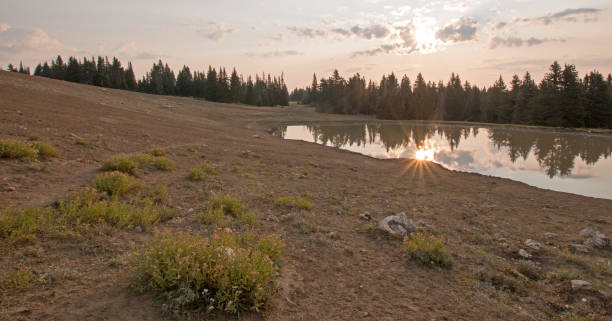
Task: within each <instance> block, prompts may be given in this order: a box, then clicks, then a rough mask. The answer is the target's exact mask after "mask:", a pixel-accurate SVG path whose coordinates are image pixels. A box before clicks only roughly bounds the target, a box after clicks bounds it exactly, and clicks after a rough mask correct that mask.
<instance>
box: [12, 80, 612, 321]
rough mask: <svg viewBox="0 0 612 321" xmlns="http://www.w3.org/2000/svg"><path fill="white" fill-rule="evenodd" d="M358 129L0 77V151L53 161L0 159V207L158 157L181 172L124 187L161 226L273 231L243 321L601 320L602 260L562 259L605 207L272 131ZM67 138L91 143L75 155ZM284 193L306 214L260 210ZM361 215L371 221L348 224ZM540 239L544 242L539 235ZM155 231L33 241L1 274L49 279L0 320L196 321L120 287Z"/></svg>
mask: <svg viewBox="0 0 612 321" xmlns="http://www.w3.org/2000/svg"><path fill="white" fill-rule="evenodd" d="M359 119H362V120H363V119H365V118H363V117H362V118H359V117H349V116H339V115H322V114H317V113H315V112H314V111H312V109H310V108H306V107H298V106H292V107H288V108H272V107H247V106H241V105H232V104H221V103H211V102H206V101H202V100H195V99H191V98H179V97H166V96H154V95H146V94H140V93H133V92H127V91H119V90H112V89H103V88H97V87H93V86H85V85H79V84H74V83H68V82H62V81H57V80H51V79H45V78H38V77H29V76H24V75H19V74H14V73H7V72H0V138H1V139H6V138H10V139H21V140H26V139H27V138H28V137H30V136H37V137H38V138H39V139H41V140H44V141H47V142H50V143H52V144H54V145H55V146H57V147H58V149H59V150H60V151H61V157H60V158H57V159H54V160H50V161H38V162H23V161H16V160H1V159H0V209H2V208H8V207H12V208H21V207H23V206H38V205H49V204H51V203H53V202H54V201H56V200H58V199H62V198H66V197H67V196H69V195H70V194H71V193H73V192H74V191H77V190H80V189H82V188H84V187H87V186H91V184H92V182H93V179H94V177H95V175H96V174H98V173H99V172H100V171H99V168H100V165H101V163H102V162H103V161H104V160H105V159H107V158H110V157H112V156H114V155H117V154H128V153H135V152H145V151H149V150H152V149H155V148H159V149H163V150H165V151H166V154H167V155H168V156H169V157H170V158H172V159H173V160H174V161H175V162H176V164H177V168H176V169H175V170H173V171H170V172H160V171H140V172H137V176H138V178H139V179H141V180H143V181H145V182H147V183H164V184H167V185H168V187H169V203H170V205H171V206H173V207H174V208H176V209H177V210H178V211H179V213H181V214H182V215H183V216H184V217H183V218H182V219H180V220H172V221H170V222H168V223H165V224H162V225H161V226H158V227H157V229H159V230H172V231H192V232H194V233H197V232H198V231H201V230H203V229H206V227H204V226H201V225H200V224H199V223H198V222H197V220H195V218H194V217H193V216H194V215H193V213H196V212H198V211H199V210H202V209H204V208H205V206H206V198H207V197H209V196H210V195H227V194H232V195H237V196H239V197H240V198H241V199H242V200H243V201H244V202H245V203H246V204H247V206H248V207H249V209H251V210H252V211H253V212H254V213H255V214H256V215H257V217H258V224H257V227H256V229H257V230H259V231H263V232H267V233H276V234H279V235H281V237H282V239H283V240H284V242H285V244H286V247H285V251H284V253H283V255H282V259H281V263H282V264H281V270H280V276H279V278H280V279H279V291H278V293H277V294H276V296H275V297H274V299H273V308H271V309H269V310H268V311H266V312H265V313H263V314H248V313H247V314H242V315H240V317H239V318H240V319H248V320H260V319H265V320H357V319H363V320H610V319H611V318H612V314H611V313H610V312H609V308H610V297H609V294H610V292H611V291H612V266H611V263H610V260H611V256H612V251H610V250H609V249H607V250H606V249H593V250H591V251H590V252H589V253H588V254H575V253H573V252H571V251H569V250H568V248H569V247H570V244H572V243H581V242H582V241H584V239H583V238H582V237H581V236H580V235H579V232H580V230H581V229H583V228H585V227H591V228H593V229H596V230H599V231H601V232H602V233H604V234H606V235H612V225H611V224H612V215H611V212H610V209H611V208H612V201H610V200H603V199H596V198H589V197H584V196H578V195H573V194H567V193H560V192H553V191H548V190H543V189H538V188H535V187H531V186H528V185H525V184H522V183H519V182H515V181H511V180H507V179H501V178H494V177H487V176H482V175H477V174H469V173H459V172H453V171H448V170H446V169H444V168H442V167H440V166H438V165H435V164H432V163H427V162H416V161H413V160H377V159H372V158H368V157H365V156H361V155H358V154H354V153H350V152H346V151H341V150H338V149H334V148H331V147H324V146H320V145H316V144H312V143H306V142H300V141H285V140H283V139H281V138H279V137H275V136H273V135H270V134H269V129H270V128H273V127H275V126H278V125H279V124H280V123H282V122H299V121H327V120H333V121H344V120H346V121H355V120H359ZM76 137H79V138H83V139H86V140H88V141H90V142H92V146H91V147H90V148H88V147H84V146H81V145H77V144H75V139H76ZM203 157H205V159H206V161H208V162H210V163H211V164H213V165H214V166H215V167H216V168H217V169H218V170H219V175H216V176H214V177H213V178H211V179H207V180H205V181H203V182H191V181H189V180H187V179H186V176H187V174H188V171H189V169H190V168H191V167H193V166H197V165H198V164H200V163H202V161H203V160H202V158H203ZM611 188H612V182H611ZM287 195H289V196H300V195H308V197H310V198H311V199H312V201H313V205H314V206H313V208H312V210H310V211H305V210H302V211H295V212H293V213H287V214H286V215H285V216H283V219H280V220H279V219H274V218H273V217H275V215H274V204H273V201H274V198H276V197H279V196H287ZM190 209H193V211H191V210H190ZM400 211H405V212H406V213H407V214H408V216H409V217H410V218H412V219H414V220H415V222H416V221H423V222H424V223H425V224H427V225H428V226H430V229H431V230H432V231H433V233H435V234H437V235H440V236H442V237H443V238H444V239H445V240H446V242H447V248H448V250H449V251H450V252H451V253H452V255H453V260H454V262H455V264H454V266H453V268H452V269H450V270H447V269H441V268H430V267H427V266H425V265H423V264H421V263H419V262H417V261H414V260H410V259H409V258H408V257H407V256H406V255H405V254H404V253H403V251H402V250H401V248H400V246H399V244H400V242H398V241H397V240H393V239H389V238H387V237H385V236H384V235H382V234H381V233H380V232H378V231H377V229H376V222H377V221H378V220H380V219H382V218H383V217H385V216H387V215H390V214H395V213H397V212H400ZM365 212H368V213H369V214H370V215H371V216H372V218H373V219H372V220H371V221H366V220H363V219H361V218H360V217H359V215H360V214H362V213H365ZM330 232H333V233H331V234H330ZM547 232H549V233H554V234H549V235H548V237H546V236H545V233H547ZM153 233H154V232H153V231H135V230H114V229H110V228H109V229H108V230H107V231H104V233H101V234H100V235H98V236H94V237H89V238H86V239H64V240H59V239H39V240H37V241H34V242H33V243H31V244H27V245H25V246H19V247H15V248H10V249H8V250H5V251H4V252H2V254H1V255H2V256H1V257H0V273H9V272H11V271H15V270H16V269H18V268H28V269H31V270H33V271H34V272H36V273H37V275H52V276H53V280H54V281H53V282H51V283H45V284H37V285H35V286H33V287H31V288H29V289H26V290H0V320H168V319H170V320H172V319H183V318H187V317H189V318H192V319H198V318H205V316H198V315H190V316H184V315H183V316H177V315H175V314H170V313H168V312H165V311H164V310H163V309H162V305H161V303H160V302H158V301H156V299H155V298H154V297H153V296H149V295H146V294H145V295H143V294H138V293H136V292H134V291H132V290H131V289H130V287H129V282H130V272H129V268H128V266H127V265H126V264H125V261H126V257H128V256H129V255H130V253H133V252H134V251H136V250H137V249H138V248H140V247H142V246H143V245H144V244H146V242H147V241H148V240H149V239H151V237H152V235H153ZM526 239H534V240H536V241H538V242H540V243H542V245H543V247H542V249H540V250H539V251H531V252H532V253H533V254H534V257H533V258H532V259H531V260H529V262H525V261H521V260H520V257H519V256H518V254H517V251H518V249H520V248H525V246H524V245H523V242H524V241H525V240H526ZM1 241H3V240H2V239H0V242H1ZM526 264H527V265H529V266H532V267H533V269H532V270H533V271H535V272H534V273H535V275H531V274H530V275H528V276H527V277H525V275H524V274H525V273H527V272H525V270H524V269H522V268H521V267H524V266H525V265H526ZM519 271H522V272H519ZM564 271H571V272H574V273H575V275H579V276H580V277H581V278H582V279H585V280H587V281H590V282H591V283H593V285H594V286H595V288H596V289H597V290H600V291H602V292H596V291H594V290H593V291H582V292H576V291H573V290H571V289H570V287H569V281H568V280H566V279H563V278H559V277H557V278H555V277H554V275H560V274H563V273H564ZM555 273H556V274H555ZM483 275H484V276H483ZM606 293H607V295H608V296H606V295H605V294H606ZM213 318H219V319H226V318H229V319H233V318H235V317H233V316H224V315H217V316H213Z"/></svg>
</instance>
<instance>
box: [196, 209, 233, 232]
mask: <svg viewBox="0 0 612 321" xmlns="http://www.w3.org/2000/svg"><path fill="white" fill-rule="evenodd" d="M198 218H199V219H200V221H201V222H202V223H204V224H206V225H215V226H217V227H220V228H224V227H228V226H229V225H230V223H231V221H230V220H229V219H228V218H227V216H225V215H224V214H223V210H222V209H220V208H218V209H214V210H213V209H208V211H205V212H200V214H199V215H198Z"/></svg>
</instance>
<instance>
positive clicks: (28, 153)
mask: <svg viewBox="0 0 612 321" xmlns="http://www.w3.org/2000/svg"><path fill="white" fill-rule="evenodd" d="M37 157H38V150H37V149H35V148H33V147H32V146H31V145H30V144H27V143H25V142H21V141H18V140H0V158H9V159H20V160H25V159H30V160H32V159H35V158H37Z"/></svg>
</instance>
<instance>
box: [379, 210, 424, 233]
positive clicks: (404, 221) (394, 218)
mask: <svg viewBox="0 0 612 321" xmlns="http://www.w3.org/2000/svg"><path fill="white" fill-rule="evenodd" d="M378 228H379V229H381V230H383V231H385V232H387V233H389V234H391V235H393V236H406V235H407V234H408V233H409V232H415V231H417V227H416V226H415V225H414V222H412V220H409V219H408V217H407V216H406V213H404V212H401V213H399V214H397V215H391V216H387V217H385V218H384V219H382V220H381V221H380V222H379V223H378Z"/></svg>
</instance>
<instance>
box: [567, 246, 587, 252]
mask: <svg viewBox="0 0 612 321" xmlns="http://www.w3.org/2000/svg"><path fill="white" fill-rule="evenodd" d="M570 247H571V248H572V250H574V252H580V253H589V247H588V246H586V245H584V244H570Z"/></svg>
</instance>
